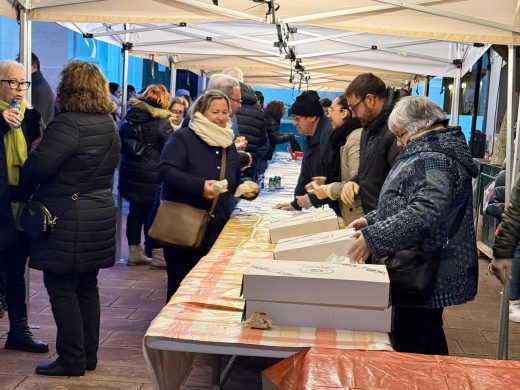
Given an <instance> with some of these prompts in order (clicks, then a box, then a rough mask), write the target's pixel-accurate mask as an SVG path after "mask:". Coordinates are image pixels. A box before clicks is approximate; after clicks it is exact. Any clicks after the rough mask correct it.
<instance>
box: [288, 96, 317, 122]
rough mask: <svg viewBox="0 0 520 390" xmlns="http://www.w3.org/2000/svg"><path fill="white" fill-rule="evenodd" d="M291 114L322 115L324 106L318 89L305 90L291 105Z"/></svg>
mask: <svg viewBox="0 0 520 390" xmlns="http://www.w3.org/2000/svg"><path fill="white" fill-rule="evenodd" d="M291 115H299V116H322V115H323V108H322V107H321V104H320V97H319V96H318V93H317V92H316V91H305V92H303V93H302V94H301V95H300V96H298V97H297V98H296V101H295V102H294V103H293V105H292V106H291Z"/></svg>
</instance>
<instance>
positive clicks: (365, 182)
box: [353, 87, 408, 214]
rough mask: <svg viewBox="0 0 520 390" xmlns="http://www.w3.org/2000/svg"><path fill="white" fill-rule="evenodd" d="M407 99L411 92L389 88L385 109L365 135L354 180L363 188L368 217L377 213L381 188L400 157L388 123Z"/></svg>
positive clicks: (362, 135)
mask: <svg viewBox="0 0 520 390" xmlns="http://www.w3.org/2000/svg"><path fill="white" fill-rule="evenodd" d="M406 95H408V92H406V91H405V90H404V89H399V90H394V89H393V88H390V87H389V88H388V95H387V98H386V101H385V104H384V106H383V109H382V110H381V112H380V113H379V115H378V116H377V117H376V118H374V119H373V120H372V121H371V122H369V123H367V124H366V125H365V127H364V128H363V131H362V133H361V142H360V146H359V170H358V174H357V176H356V177H355V178H353V180H354V181H356V182H357V183H358V184H359V198H360V199H361V205H362V206H363V211H364V212H365V214H368V213H369V212H370V211H372V210H375V209H377V203H378V200H379V193H380V192H381V187H382V186H383V183H384V182H385V179H386V176H387V175H388V172H390V169H391V168H392V165H393V164H394V160H395V158H396V157H397V155H398V154H399V151H400V148H399V147H398V146H397V140H396V138H395V136H394V135H393V134H392V133H391V132H390V130H389V129H388V124H387V122H388V117H389V116H390V113H391V112H392V110H393V108H394V106H395V104H396V103H397V101H398V100H399V99H400V98H401V97H403V96H406Z"/></svg>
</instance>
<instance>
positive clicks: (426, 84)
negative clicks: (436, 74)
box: [423, 76, 430, 97]
mask: <svg viewBox="0 0 520 390" xmlns="http://www.w3.org/2000/svg"><path fill="white" fill-rule="evenodd" d="M429 95H430V76H426V78H425V79H424V90H423V96H426V97H428V96H429Z"/></svg>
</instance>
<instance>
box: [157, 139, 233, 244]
mask: <svg viewBox="0 0 520 390" xmlns="http://www.w3.org/2000/svg"><path fill="white" fill-rule="evenodd" d="M220 166H221V168H222V169H221V171H220V180H222V179H224V177H225V175H226V149H223V151H222V162H221V164H220ZM218 197H219V196H218V195H217V196H216V197H215V198H213V203H212V205H211V209H210V210H209V211H208V210H203V209H199V208H197V207H193V206H190V205H188V204H186V203H179V202H173V201H169V200H165V199H162V194H161V203H160V204H159V208H158V209H157V214H156V216H155V219H154V221H153V224H152V226H151V227H150V230H148V235H149V236H150V237H152V238H154V239H156V240H157V241H159V242H160V243H162V244H164V245H169V246H177V247H183V248H192V249H196V248H198V247H200V246H201V244H202V242H203V241H204V237H205V236H206V229H207V227H208V223H209V221H210V219H211V218H212V217H213V210H214V209H215V206H216V205H217V200H218Z"/></svg>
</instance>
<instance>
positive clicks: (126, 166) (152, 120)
mask: <svg viewBox="0 0 520 390" xmlns="http://www.w3.org/2000/svg"><path fill="white" fill-rule="evenodd" d="M129 105H130V107H129V109H128V112H127V113H126V117H125V121H128V122H131V123H133V124H134V125H141V132H142V135H143V140H144V142H146V143H147V144H148V146H147V148H146V151H145V152H144V154H143V155H141V156H133V155H126V154H123V155H122V159H121V168H120V169H119V175H120V176H119V190H120V191H121V195H123V197H124V198H125V199H126V200H128V201H129V202H130V203H137V204H150V205H151V204H152V203H153V200H154V196H155V193H156V191H157V188H158V187H159V183H160V179H159V161H160V159H161V151H162V149H163V146H164V144H165V143H166V140H167V139H168V137H169V135H170V134H171V133H172V132H173V128H172V126H171V124H170V121H169V119H168V118H169V117H170V116H171V112H170V111H168V110H163V109H161V108H157V107H153V106H152V105H151V104H149V103H147V102H145V101H142V100H139V99H137V98H135V99H131V100H130V102H129ZM123 125H124V124H123Z"/></svg>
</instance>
